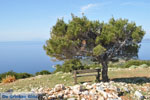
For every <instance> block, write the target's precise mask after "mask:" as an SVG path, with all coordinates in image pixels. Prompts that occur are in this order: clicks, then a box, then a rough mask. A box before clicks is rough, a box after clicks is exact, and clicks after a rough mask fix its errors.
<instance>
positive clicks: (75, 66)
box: [55, 59, 84, 72]
mask: <svg viewBox="0 0 150 100" xmlns="http://www.w3.org/2000/svg"><path fill="white" fill-rule="evenodd" d="M79 69H84V66H83V65H82V63H81V62H80V60H77V59H71V60H66V61H65V62H64V64H63V65H56V70H55V72H58V71H62V72H71V71H73V70H79Z"/></svg>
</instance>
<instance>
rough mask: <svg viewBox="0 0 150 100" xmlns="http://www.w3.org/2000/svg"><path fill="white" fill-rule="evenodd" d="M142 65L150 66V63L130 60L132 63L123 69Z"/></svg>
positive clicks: (126, 64)
mask: <svg viewBox="0 0 150 100" xmlns="http://www.w3.org/2000/svg"><path fill="white" fill-rule="evenodd" d="M142 64H146V65H148V66H150V61H142V60H130V61H127V62H126V63H125V65H124V66H123V67H124V68H129V67H130V66H132V65H135V66H140V65H142Z"/></svg>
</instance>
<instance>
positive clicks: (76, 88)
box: [72, 85, 83, 94]
mask: <svg viewBox="0 0 150 100" xmlns="http://www.w3.org/2000/svg"><path fill="white" fill-rule="evenodd" d="M72 90H73V92H74V93H75V94H81V91H82V90H83V87H82V86H81V85H75V86H73V88H72Z"/></svg>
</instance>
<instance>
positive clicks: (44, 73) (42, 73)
mask: <svg viewBox="0 0 150 100" xmlns="http://www.w3.org/2000/svg"><path fill="white" fill-rule="evenodd" d="M48 74H51V72H49V71H48V70H42V71H40V72H36V73H35V75H48Z"/></svg>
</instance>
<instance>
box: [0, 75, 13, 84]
mask: <svg viewBox="0 0 150 100" xmlns="http://www.w3.org/2000/svg"><path fill="white" fill-rule="evenodd" d="M14 81H16V78H15V76H11V75H8V76H6V77H5V78H2V83H11V82H14Z"/></svg>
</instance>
